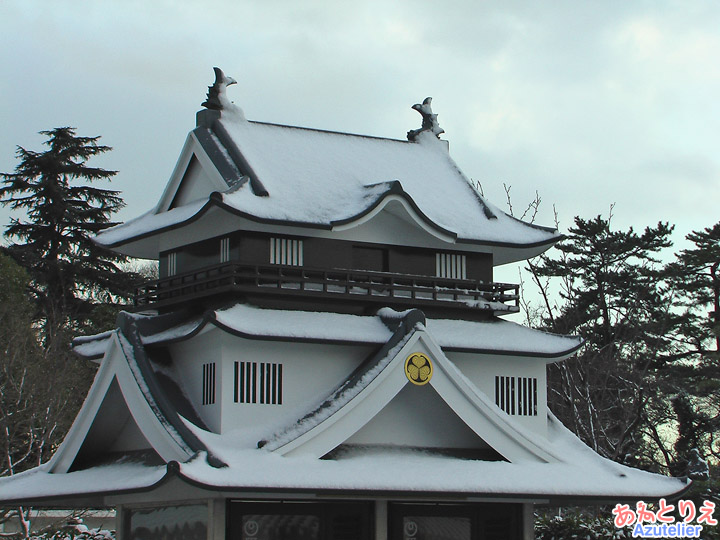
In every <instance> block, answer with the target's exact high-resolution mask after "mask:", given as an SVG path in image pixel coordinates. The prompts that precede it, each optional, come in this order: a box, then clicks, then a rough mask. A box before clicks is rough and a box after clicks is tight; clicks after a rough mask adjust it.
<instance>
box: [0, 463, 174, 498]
mask: <svg viewBox="0 0 720 540" xmlns="http://www.w3.org/2000/svg"><path fill="white" fill-rule="evenodd" d="M166 472H167V467H166V466H164V465H156V466H150V465H146V464H143V463H138V462H132V461H128V462H119V463H112V464H107V465H99V466H97V467H93V468H91V469H85V470H80V471H74V472H69V473H64V474H56V473H51V472H49V470H48V468H47V466H46V465H41V466H40V467H36V468H34V469H31V470H29V471H25V472H21V473H18V474H15V475H13V476H9V477H5V478H0V500H1V501H2V502H3V504H6V503H11V502H12V501H28V500H32V501H35V502H40V501H43V500H51V499H54V498H57V497H67V496H68V495H73V496H77V495H78V494H83V495H93V494H94V495H97V496H100V495H102V494H105V493H112V494H116V493H120V492H123V491H138V490H141V489H146V488H148V487H150V486H153V485H155V484H157V483H158V482H160V481H161V480H162V479H163V477H164V476H165V474H166ZM65 501H67V503H71V502H72V497H68V498H66V499H65Z"/></svg>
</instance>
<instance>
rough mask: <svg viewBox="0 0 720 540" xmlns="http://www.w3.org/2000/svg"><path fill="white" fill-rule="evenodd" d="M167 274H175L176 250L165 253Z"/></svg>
mask: <svg viewBox="0 0 720 540" xmlns="http://www.w3.org/2000/svg"><path fill="white" fill-rule="evenodd" d="M167 274H168V276H174V275H175V274H177V251H171V252H170V253H168V254H167Z"/></svg>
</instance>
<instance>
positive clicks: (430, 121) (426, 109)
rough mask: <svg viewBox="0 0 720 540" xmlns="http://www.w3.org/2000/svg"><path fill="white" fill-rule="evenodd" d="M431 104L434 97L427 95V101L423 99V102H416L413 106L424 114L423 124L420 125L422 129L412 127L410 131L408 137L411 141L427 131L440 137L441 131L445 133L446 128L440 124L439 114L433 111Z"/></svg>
mask: <svg viewBox="0 0 720 540" xmlns="http://www.w3.org/2000/svg"><path fill="white" fill-rule="evenodd" d="M431 104H432V98H431V97H426V98H425V101H423V102H422V104H420V103H416V104H415V105H413V106H412V108H413V109H415V110H416V111H417V112H419V113H420V114H421V115H422V126H421V127H420V129H411V130H410V131H408V133H407V138H408V140H409V141H413V142H414V141H416V140H417V138H418V135H420V133H423V132H425V131H430V132H432V133H433V134H435V136H436V137H438V138H439V137H440V134H441V133H445V130H444V129H443V128H441V127H440V124H438V121H437V114H433V112H432V107H431Z"/></svg>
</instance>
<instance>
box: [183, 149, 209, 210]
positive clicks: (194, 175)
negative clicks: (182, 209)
mask: <svg viewBox="0 0 720 540" xmlns="http://www.w3.org/2000/svg"><path fill="white" fill-rule="evenodd" d="M214 190H215V186H214V184H213V182H212V180H211V179H210V177H209V176H208V174H207V172H206V171H205V170H204V169H203V167H202V166H201V165H200V162H199V161H196V160H191V161H190V164H189V167H188V169H187V172H186V173H185V176H184V178H183V180H182V183H181V184H180V191H179V192H178V194H177V198H176V199H175V206H183V205H185V204H188V203H191V202H194V201H199V200H200V199H206V198H207V197H208V196H209V195H210V193H212V192H213V191H214Z"/></svg>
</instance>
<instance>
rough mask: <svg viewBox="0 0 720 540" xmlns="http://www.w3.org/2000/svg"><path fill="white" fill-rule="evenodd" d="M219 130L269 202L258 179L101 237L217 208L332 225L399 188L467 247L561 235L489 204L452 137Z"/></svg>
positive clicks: (224, 124)
mask: <svg viewBox="0 0 720 540" xmlns="http://www.w3.org/2000/svg"><path fill="white" fill-rule="evenodd" d="M213 129H214V130H215V131H218V132H219V133H222V134H223V137H221V139H222V143H223V144H224V145H225V147H226V150H230V155H239V156H240V157H238V158H237V159H236V161H238V160H239V161H242V162H243V163H237V165H238V167H239V168H240V169H244V172H245V173H246V174H248V175H249V176H251V178H255V179H257V182H255V184H256V185H262V187H263V189H265V190H267V193H268V195H267V196H258V194H256V189H253V182H252V181H251V182H244V183H240V184H238V185H236V186H233V187H231V188H229V189H228V190H227V191H225V192H224V193H223V194H222V195H220V196H212V197H210V198H208V199H206V200H204V201H199V202H196V203H192V204H190V205H188V206H187V207H180V208H176V209H172V210H170V211H167V212H160V213H157V212H158V210H157V209H156V210H155V211H154V212H151V213H149V214H145V215H144V216H141V217H140V218H138V219H135V220H132V221H130V222H128V223H126V224H124V225H119V226H116V227H114V228H111V229H108V230H107V231H104V232H102V233H101V234H100V235H98V237H97V239H98V241H99V242H100V243H102V244H104V245H118V244H121V243H124V242H126V241H130V240H132V239H133V238H136V237H138V236H142V235H146V234H148V233H151V232H153V231H158V230H161V229H164V228H167V227H173V226H176V225H178V224H180V223H183V222H185V221H187V220H189V219H191V218H192V217H193V216H195V215H196V214H198V213H199V212H201V211H202V209H203V208H207V205H213V204H215V205H220V206H223V207H225V208H226V209H228V210H231V211H235V212H237V213H240V214H242V215H245V216H247V217H250V218H251V219H255V220H258V221H266V222H273V223H277V222H282V223H292V224H298V225H303V224H304V225H309V226H314V227H317V226H321V227H325V228H331V227H332V226H333V225H336V224H341V223H347V222H352V221H353V220H355V219H357V218H360V217H362V216H363V215H365V214H366V213H368V212H369V211H370V210H372V209H373V208H374V207H375V206H377V205H378V204H379V202H380V201H381V200H382V199H383V198H384V197H385V196H387V195H389V194H391V193H395V194H396V193H398V191H400V193H402V194H403V195H404V196H405V198H406V199H409V201H410V202H411V204H412V205H414V206H415V208H416V210H417V211H418V212H419V214H420V215H421V217H422V218H424V219H429V220H430V221H431V222H432V223H433V224H434V225H435V226H436V227H438V228H439V229H441V230H443V231H446V232H449V233H450V234H451V235H454V236H456V237H457V239H458V240H459V241H469V242H477V243H483V244H499V245H513V246H536V245H546V244H551V243H553V242H555V241H557V240H559V238H560V235H559V233H558V232H557V231H555V230H554V229H550V228H545V227H538V226H535V225H530V224H528V223H524V222H521V221H519V220H517V219H515V218H513V217H511V216H508V215H507V214H505V213H504V212H502V211H501V210H499V209H498V208H496V207H495V206H493V205H491V204H490V203H488V202H487V201H485V199H484V198H483V197H482V196H481V195H480V193H479V192H478V191H477V190H476V189H475V188H474V187H473V186H472V185H471V183H470V182H469V180H468V179H467V178H466V177H465V176H464V175H463V173H462V172H461V171H460V169H459V168H458V166H457V165H456V164H455V162H454V161H453V160H452V158H450V156H449V154H448V151H447V148H446V146H445V141H439V140H437V139H436V138H435V137H434V136H432V135H430V136H429V137H420V140H419V141H418V142H408V141H400V140H394V139H383V138H378V137H368V136H361V135H351V134H346V133H336V132H328V131H321V130H313V129H307V128H298V127H290V126H282V125H276V124H267V123H261V122H248V121H246V120H244V119H241V118H235V117H233V116H232V115H223V117H222V118H221V119H220V120H219V121H218V123H217V124H216V125H215V127H214V128H213ZM425 135H426V134H425ZM228 147H231V148H228Z"/></svg>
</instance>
